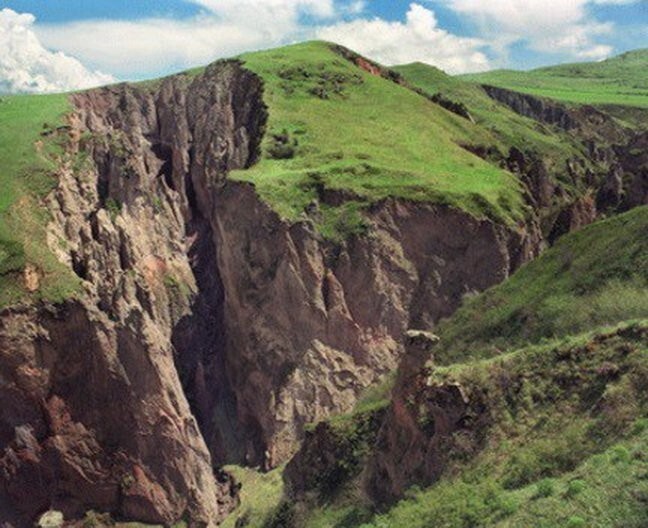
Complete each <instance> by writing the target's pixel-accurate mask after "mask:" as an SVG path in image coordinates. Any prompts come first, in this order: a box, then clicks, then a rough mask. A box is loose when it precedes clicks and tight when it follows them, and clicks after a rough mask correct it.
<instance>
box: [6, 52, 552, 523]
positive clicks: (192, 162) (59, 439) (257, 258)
mask: <svg viewBox="0 0 648 528" xmlns="http://www.w3.org/2000/svg"><path fill="white" fill-rule="evenodd" d="M72 102H73V105H74V111H73V113H72V114H71V115H70V117H69V126H68V127H66V128H65V129H63V130H62V131H60V133H61V134H65V135H66V138H65V140H66V144H67V153H66V155H65V156H64V157H63V158H62V159H61V163H60V168H59V171H58V181H59V183H58V186H57V188H56V190H55V191H54V192H53V193H52V194H51V195H50V197H49V198H48V207H49V210H50V212H51V214H52V218H53V220H52V222H51V224H50V229H49V237H48V238H49V245H50V248H51V250H52V251H54V252H55V253H56V255H57V256H58V258H59V259H60V260H61V261H62V262H64V263H66V264H67V265H68V266H69V267H70V269H72V270H73V271H74V273H76V275H77V276H78V277H79V279H80V280H81V281H82V282H83V289H84V292H83V293H82V294H80V295H79V296H77V298H76V299H72V300H69V301H67V302H65V303H62V304H57V305H49V304H45V303H41V304H39V305H32V306H19V307H13V308H9V309H6V310H5V311H4V312H2V314H0V355H1V357H0V400H1V401H3V402H9V403H10V404H9V405H4V404H3V406H2V409H0V449H1V453H0V470H1V471H0V483H1V487H0V512H1V513H2V517H3V519H5V518H6V519H8V520H9V521H10V522H12V523H14V524H15V526H24V525H28V524H29V523H31V522H32V521H33V519H34V518H35V516H36V515H37V514H39V513H40V512H42V511H44V510H46V509H48V508H54V509H56V510H60V511H62V512H64V513H65V515H66V518H75V517H77V518H78V517H80V516H82V515H83V513H84V512H85V511H87V510H90V509H95V510H99V511H106V512H110V513H112V514H113V515H115V516H116V517H118V518H122V519H126V520H138V521H144V522H150V523H164V524H171V523H173V522H175V521H178V520H179V519H181V518H183V519H185V520H187V521H188V522H189V524H190V525H192V526H193V525H195V526H211V525H214V524H216V523H218V522H219V520H221V519H222V518H223V516H224V515H225V514H226V513H227V512H228V511H229V510H230V509H231V508H232V507H233V505H234V504H235V503H236V493H237V488H236V485H235V484H234V483H233V482H232V481H231V479H230V478H229V477H228V476H227V475H226V474H224V473H223V472H222V471H220V470H218V469H217V468H218V467H220V465H221V464H223V463H226V462H245V463H248V464H253V465H261V466H263V467H265V468H270V467H274V466H276V465H277V464H280V463H282V462H284V461H286V460H287V459H288V458H289V457H290V456H291V455H292V454H293V453H294V452H295V450H296V448H297V445H298V441H299V439H300V438H301V437H302V434H303V428H304V425H305V424H306V423H308V422H312V421H316V420H319V419H321V418H324V417H326V416H328V415H330V414H332V413H337V412H344V411H347V410H349V409H350V408H351V407H352V406H353V403H354V401H355V400H356V398H357V396H358V395H359V394H360V392H361V391H362V390H363V389H364V388H366V387H367V386H368V385H370V384H372V383H374V382H375V381H377V380H378V379H380V378H381V376H383V375H384V374H386V373H387V372H390V371H392V370H394V369H395V367H396V366H397V364H398V360H399V358H400V356H401V355H402V352H403V347H402V344H401V335H402V334H403V332H404V331H405V330H406V329H407V328H409V327H411V326H415V327H429V326H433V325H434V324H435V323H436V321H438V320H439V318H441V317H444V316H447V315H449V314H450V313H451V312H452V311H453V310H454V309H455V308H456V307H457V306H458V305H459V303H460V302H461V299H462V297H463V296H464V295H466V294H471V293H473V292H475V291H480V290H483V289H485V288H487V287H489V286H491V285H493V284H495V283H498V282H500V281H502V280H504V279H505V278H506V277H507V276H508V275H509V274H510V273H511V272H512V271H513V270H514V269H515V268H517V267H518V266H519V265H520V264H522V263H523V262H525V261H527V260H529V259H530V258H532V257H533V256H534V255H535V254H536V252H537V251H538V249H539V247H540V245H541V240H540V237H539V235H538V231H537V228H536V227H535V225H534V223H533V222H532V221H530V222H529V224H528V225H519V226H504V225H499V224H496V223H493V222H491V221H489V220H478V219H475V218H473V217H471V216H469V215H468V214H465V213H462V212H459V211H457V210H453V209H450V208H447V207H443V206H435V205H431V204H427V203H423V202H409V201H398V200H385V201H382V202H380V203H378V204H376V205H374V206H373V208H372V209H371V210H370V211H369V212H368V214H367V222H368V224H369V229H368V232H367V234H365V235H362V236H356V237H353V238H351V239H349V240H347V241H345V242H344V243H338V244H334V243H332V242H327V241H325V240H323V239H322V238H321V236H320V235H318V234H317V232H316V231H315V230H314V228H313V227H312V223H310V222H308V221H306V220H305V221H303V222H298V223H289V222H286V221H284V220H282V219H281V218H280V217H279V216H278V215H277V214H276V213H275V212H274V211H273V210H271V209H270V208H269V207H268V205H266V204H265V203H264V202H263V201H262V200H261V199H260V198H259V197H258V195H257V194H256V192H255V190H254V188H253V187H252V186H251V185H249V184H243V183H237V182H234V181H228V180H226V175H227V173H228V171H230V170H233V169H242V168H245V167H247V166H249V165H250V164H252V163H254V161H255V160H256V159H257V157H258V154H259V149H260V142H261V138H262V136H263V132H264V127H265V122H266V117H267V111H266V108H265V105H264V103H263V83H262V82H261V80H260V79H259V78H258V77H256V76H255V75H253V74H252V73H250V72H249V71H247V70H245V69H244V68H243V67H242V66H241V64H240V63H239V62H237V61H224V62H219V63H216V64H214V65H212V66H210V67H209V68H207V69H206V70H205V71H204V72H203V73H200V74H197V75H194V76H190V75H180V76H176V77H172V78H169V79H166V80H163V81H160V82H156V83H146V84H142V85H117V86H113V87H107V88H102V89H98V90H91V91H88V92H84V93H79V94H75V95H73V96H72Z"/></svg>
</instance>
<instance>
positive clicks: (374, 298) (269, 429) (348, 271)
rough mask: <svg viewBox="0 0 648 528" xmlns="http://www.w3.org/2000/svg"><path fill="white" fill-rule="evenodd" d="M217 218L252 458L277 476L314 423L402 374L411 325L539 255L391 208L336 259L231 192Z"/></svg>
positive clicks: (425, 210) (450, 216) (500, 235)
mask: <svg viewBox="0 0 648 528" xmlns="http://www.w3.org/2000/svg"><path fill="white" fill-rule="evenodd" d="M214 211H215V218H216V238H217V240H218V248H219V249H218V263H219V269H220V274H221V277H222V280H223V286H224V290H225V306H224V313H225V325H226V329H227V330H226V332H227V341H228V344H227V350H228V351H227V352H226V355H227V358H228V359H227V361H228V372H229V375H230V379H231V383H232V386H233V387H234V390H235V392H236V395H237V404H238V416H239V419H240V420H241V424H242V425H243V427H244V429H245V431H246V434H245V438H247V439H248V441H249V445H247V446H246V452H245V459H246V460H247V461H248V462H251V463H254V464H259V463H262V464H265V465H266V466H268V467H272V466H274V465H276V464H278V463H280V462H282V461H284V460H286V459H287V457H289V456H290V455H291V454H292V453H293V452H294V450H295V448H296V447H297V441H298V439H299V438H300V437H301V434H302V427H303V425H304V424H305V423H307V422H310V421H316V420H320V419H322V418H324V417H326V416H328V415H329V414H331V413H334V412H346V411H348V410H349V409H350V408H351V407H352V406H353V403H354V401H355V399H356V397H357V395H358V394H359V393H360V391H361V390H362V389H363V388H365V387H366V386H367V385H369V384H370V383H373V382H375V381H376V380H377V379H379V378H380V377H381V376H382V375H383V374H385V373H387V372H389V371H391V370H393V369H394V368H395V367H396V365H397V362H398V359H399V357H400V356H401V354H402V347H401V345H400V338H401V336H402V334H403V332H404V331H405V330H406V329H407V328H408V326H409V325H410V322H412V321H413V322H414V324H415V325H420V326H423V327H428V326H433V325H434V324H435V323H436V322H437V321H438V320H439V318H441V317H444V316H447V315H449V314H450V313H452V312H453V311H454V310H455V309H456V307H457V306H458V305H459V303H460V302H461V299H462V297H463V296H464V295H465V294H467V293H470V292H474V291H481V290H483V289H485V288H487V287H488V286H490V285H492V284H495V283H497V282H500V281H502V280H504V278H506V277H507V276H508V275H509V274H510V273H511V271H512V270H514V269H515V268H516V267H517V266H519V265H520V264H521V263H523V262H525V261H527V260H529V259H530V258H531V257H532V256H533V254H534V251H535V250H536V249H537V246H538V240H537V239H534V238H533V237H531V236H529V235H528V233H527V232H525V231H521V232H516V231H515V230H512V229H508V228H505V227H502V226H498V225H495V224H493V223H491V222H489V221H477V220H475V219H474V218H471V217H470V216H468V215H466V214H464V213H461V212H457V211H453V210H449V209H446V208H443V207H436V206H431V205H426V204H421V203H419V204H415V203H404V202H397V201H387V202H384V203H382V204H380V205H378V206H376V207H375V210H374V211H372V213H371V216H370V219H371V221H372V223H373V227H372V230H371V231H372V233H371V236H367V237H360V238H356V239H353V240H350V241H349V242H348V244H346V245H345V246H344V247H341V248H335V247H332V246H330V245H327V244H324V243H322V242H321V241H320V240H319V239H318V237H317V236H316V235H315V234H314V233H313V231H312V228H311V227H310V225H309V224H307V223H301V224H295V225H289V224H286V223H284V222H282V221H281V220H280V218H279V217H278V216H277V215H276V214H275V213H274V212H272V211H271V210H270V209H269V208H268V207H267V206H266V205H264V204H263V203H262V202H260V201H259V199H258V197H257V196H256V194H255V192H254V190H253V188H252V187H250V186H249V185H246V184H238V183H233V182H230V183H228V184H226V185H225V186H224V187H223V189H222V190H221V191H220V192H219V193H218V194H217V202H216V207H215V210H214ZM242 263H244V264H243V265H242Z"/></svg>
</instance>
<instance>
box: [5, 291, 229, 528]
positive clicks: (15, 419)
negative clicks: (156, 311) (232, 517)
mask: <svg viewBox="0 0 648 528" xmlns="http://www.w3.org/2000/svg"><path fill="white" fill-rule="evenodd" d="M169 352H170V351H169V350H168V348H166V349H165V344H164V341H163V340H161V339H160V336H158V335H156V329H155V327H154V326H153V325H152V324H151V322H150V321H147V315H146V314H144V313H141V312H139V313H138V312H136V311H132V312H131V313H130V315H129V320H128V323H127V324H124V325H122V324H119V323H117V322H114V321H111V320H110V319H109V318H108V316H107V315H106V314H105V313H102V312H101V311H100V310H98V309H97V308H95V307H93V306H90V305H88V304H86V303H85V302H82V301H70V302H67V303H65V304H63V305H59V306H56V307H54V306H52V307H47V308H42V309H40V310H39V309H36V308H32V307H30V308H24V309H16V310H12V311H9V312H3V313H2V314H1V317H0V379H1V380H2V383H1V385H0V399H1V400H2V402H3V405H2V408H1V409H0V445H2V447H3V450H2V453H1V456H0V480H1V482H2V491H1V492H0V493H1V494H2V495H4V501H3V502H4V503H5V504H6V506H5V507H4V508H3V509H2V511H1V512H0V517H2V519H3V520H6V521H10V522H13V523H14V525H15V526H29V525H31V523H30V521H33V520H34V518H35V514H36V513H38V512H42V511H45V510H48V509H50V508H53V509H55V510H59V511H61V512H63V513H64V514H65V516H66V518H68V519H71V518H72V519H73V518H76V517H78V516H83V513H84V512H85V511H86V510H88V509H90V508H95V509H98V510H101V511H110V512H113V513H114V514H115V515H117V516H119V517H122V518H124V519H137V520H140V521H143V522H149V523H164V524H170V523H173V522H175V521H177V520H178V519H179V518H180V517H181V516H183V515H187V517H188V518H189V519H192V520H193V521H194V522H196V523H201V524H204V525H207V524H209V523H213V522H215V521H216V520H218V519H219V518H222V516H223V514H224V513H225V512H227V511H228V508H229V507H231V505H232V503H233V502H234V499H235V496H236V495H235V488H234V485H233V483H231V482H229V481H227V480H226V479H225V480H223V482H218V481H217V479H215V477H214V475H213V472H212V468H211V464H210V460H209V454H208V452H207V450H206V449H205V446H204V443H203V441H202V438H201V436H200V433H199V430H198V426H197V424H196V422H195V420H194V419H193V417H192V416H191V413H190V411H189V407H188V405H187V403H186V400H185V398H184V396H183V393H182V388H181V386H180V383H179V381H178V379H177V377H175V376H173V375H172V373H173V372H174V367H173V357H172V355H171V354H170V353H169ZM0 504H2V503H1V502H0Z"/></svg>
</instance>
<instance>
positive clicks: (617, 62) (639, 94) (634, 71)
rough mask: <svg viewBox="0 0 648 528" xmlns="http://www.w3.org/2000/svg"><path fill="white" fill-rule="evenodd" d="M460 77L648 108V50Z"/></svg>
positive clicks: (568, 98) (586, 101) (572, 99)
mask: <svg viewBox="0 0 648 528" xmlns="http://www.w3.org/2000/svg"><path fill="white" fill-rule="evenodd" d="M460 78H461V79H463V80H466V81H471V82H474V83H479V84H490V85H493V86H499V87H502V88H509V89H511V90H516V91H520V92H525V93H529V94H533V95H540V96H544V97H550V98H553V99H559V100H562V101H569V102H573V103H582V104H614V105H626V106H637V107H643V108H647V107H648V49H639V50H635V51H629V52H626V53H623V54H622V55H619V56H617V57H613V58H610V59H607V60H604V61H601V62H583V63H574V64H561V65H558V66H550V67H546V68H539V69H536V70H531V71H515V70H495V71H490V72H486V73H476V74H468V75H462V76H460Z"/></svg>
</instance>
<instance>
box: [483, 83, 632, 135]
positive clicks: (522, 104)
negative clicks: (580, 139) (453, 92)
mask: <svg viewBox="0 0 648 528" xmlns="http://www.w3.org/2000/svg"><path fill="white" fill-rule="evenodd" d="M483 89H484V91H485V92H486V93H487V94H488V95H489V97H491V98H492V99H495V100H496V101H499V102H500V103H503V104H505V105H506V106H508V107H509V108H511V109H512V110H513V111H514V112H516V113H518V114H520V115H523V116H525V117H529V118H531V119H535V120H536V121H540V122H542V123H546V124H549V125H555V126H557V127H559V128H562V129H563V130H567V131H570V130H577V131H578V132H580V133H583V134H586V135H589V136H592V137H600V138H603V137H604V138H612V137H620V136H622V135H626V136H629V132H630V131H628V130H626V129H624V128H623V127H621V126H620V125H619V124H618V123H617V122H616V121H615V120H614V119H612V118H611V117H610V116H609V115H607V114H605V113H603V112H601V111H599V110H597V109H596V108H594V107H593V106H589V105H579V106H573V107H570V106H567V105H566V104H563V103H559V102H556V101H553V100H550V99H544V98H542V97H536V96H534V95H529V94H524V93H520V92H515V91H513V90H507V89H506V88H499V87H496V86H488V85H484V86H483Z"/></svg>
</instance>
